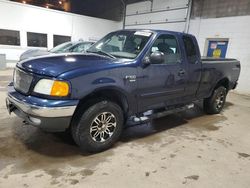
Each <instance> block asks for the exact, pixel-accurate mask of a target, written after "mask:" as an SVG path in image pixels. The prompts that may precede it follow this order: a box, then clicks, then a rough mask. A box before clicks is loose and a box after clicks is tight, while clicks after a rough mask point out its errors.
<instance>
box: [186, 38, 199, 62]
mask: <svg viewBox="0 0 250 188" xmlns="http://www.w3.org/2000/svg"><path fill="white" fill-rule="evenodd" d="M182 40H183V43H184V47H185V51H186V55H187V60H188V62H189V63H191V64H196V63H198V62H199V61H198V60H199V54H198V52H197V50H196V45H195V43H194V40H193V38H192V37H190V36H188V35H184V36H183V37H182Z"/></svg>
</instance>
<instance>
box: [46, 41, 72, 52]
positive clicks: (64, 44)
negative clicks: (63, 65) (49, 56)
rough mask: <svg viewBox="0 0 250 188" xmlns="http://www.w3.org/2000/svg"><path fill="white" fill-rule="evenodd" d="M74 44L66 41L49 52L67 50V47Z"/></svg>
mask: <svg viewBox="0 0 250 188" xmlns="http://www.w3.org/2000/svg"><path fill="white" fill-rule="evenodd" d="M73 45H74V44H73V43H72V42H65V43H62V44H60V45H58V46H56V47H54V48H52V49H51V50H50V51H49V52H51V53H60V52H66V51H67V49H69V48H70V47H71V46H73Z"/></svg>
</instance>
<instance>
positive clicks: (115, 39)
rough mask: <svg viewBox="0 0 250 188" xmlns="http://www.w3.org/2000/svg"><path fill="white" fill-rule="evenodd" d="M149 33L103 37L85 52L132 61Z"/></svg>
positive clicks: (118, 33)
mask: <svg viewBox="0 0 250 188" xmlns="http://www.w3.org/2000/svg"><path fill="white" fill-rule="evenodd" d="M151 35H152V32H150V31H118V32H113V33H110V34H108V35H107V36H105V37H104V38H103V39H101V40H100V41H98V42H97V43H95V44H94V45H93V46H92V47H90V48H89V49H88V50H87V52H92V53H98V52H102V54H105V53H106V54H109V55H110V56H114V57H116V58H128V59H134V58H136V57H137V55H138V54H139V53H140V52H141V51H142V49H143V48H144V47H145V45H146V43H147V42H148V40H149V38H150V37H151Z"/></svg>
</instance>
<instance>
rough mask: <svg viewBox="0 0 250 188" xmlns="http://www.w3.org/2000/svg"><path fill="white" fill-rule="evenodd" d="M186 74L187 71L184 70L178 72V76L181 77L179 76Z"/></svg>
mask: <svg viewBox="0 0 250 188" xmlns="http://www.w3.org/2000/svg"><path fill="white" fill-rule="evenodd" d="M185 73H186V71H185V70H183V69H181V70H180V71H179V72H178V75H179V76H183V75H184V74H185Z"/></svg>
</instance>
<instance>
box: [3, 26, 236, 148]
mask: <svg viewBox="0 0 250 188" xmlns="http://www.w3.org/2000/svg"><path fill="white" fill-rule="evenodd" d="M239 74H240V62H239V61H238V60H235V59H209V58H204V59H202V58H201V56H200V50H199V47H198V44H197V41H196V39H195V37H194V36H192V35H189V34H185V33H179V32H171V31H163V30H120V31H116V32H112V33H110V34H108V35H107V36H105V37H104V38H103V39H101V40H100V41H99V42H97V43H96V44H94V45H93V46H92V47H91V48H90V49H89V50H88V52H87V53H86V54H78V53H75V54H61V55H47V56H42V57H38V58H33V59H29V60H24V61H20V62H18V63H17V65H16V68H15V70H14V76H13V82H12V83H10V84H9V87H8V96H7V99H6V105H7V109H8V111H9V113H11V112H14V113H15V114H16V115H18V116H19V117H21V118H23V119H24V121H25V122H27V123H28V124H31V125H34V126H37V127H40V128H42V129H44V130H47V131H65V130H70V131H71V134H72V137H73V138H74V140H75V142H76V143H77V144H78V145H79V146H80V148H82V149H83V150H86V151H89V152H100V151H103V150H105V149H108V148H110V147H111V146H112V145H113V144H114V143H115V142H116V141H117V140H118V139H119V137H120V135H121V133H122V130H123V128H124V126H125V125H126V122H127V121H128V120H133V121H135V122H143V121H146V120H148V119H151V117H159V116H161V115H166V114H168V113H169V112H176V111H178V110H180V109H181V110H184V109H186V108H189V107H191V106H192V102H193V101H197V100H203V101H204V110H205V111H206V112H207V113H209V114H216V113H219V112H220V111H221V110H222V108H223V106H224V104H225V100H226V96H227V93H228V91H229V90H231V89H234V88H235V87H236V85H237V81H238V78H239Z"/></svg>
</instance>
